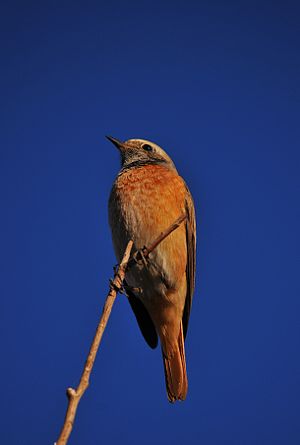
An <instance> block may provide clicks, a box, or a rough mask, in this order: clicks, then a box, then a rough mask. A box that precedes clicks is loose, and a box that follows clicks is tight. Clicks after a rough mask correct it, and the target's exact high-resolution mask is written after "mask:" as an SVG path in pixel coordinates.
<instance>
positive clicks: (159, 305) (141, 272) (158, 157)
mask: <svg viewBox="0 0 300 445" xmlns="http://www.w3.org/2000/svg"><path fill="white" fill-rule="evenodd" d="M106 138H107V139H108V140H109V141H110V142H112V143H113V144H114V145H115V146H116V147H117V148H118V150H119V152H120V157H121V169H120V171H119V173H118V175H117V177H116V179H115V181H114V183H113V186H112V189H111V192H110V197H109V204H108V214H109V225H110V228H111V233H112V241H113V246H114V250H115V254H116V257H117V260H118V261H119V262H120V261H121V259H122V256H123V254H124V251H125V248H126V246H127V243H128V242H129V240H133V252H142V249H143V248H144V247H145V246H149V244H151V242H153V240H155V239H156V238H157V237H158V236H159V235H160V234H161V233H162V232H163V231H164V230H166V229H167V228H168V227H169V226H170V225H171V224H172V223H173V222H174V221H175V220H176V219H177V218H178V217H180V215H182V214H185V215H186V218H185V221H184V223H182V224H181V225H180V226H179V227H178V228H177V229H176V230H175V231H173V232H172V233H171V234H170V235H169V236H167V237H166V238H165V239H164V240H163V241H162V242H161V243H160V244H159V245H158V246H157V247H156V248H155V249H154V250H153V251H152V252H151V253H150V254H149V257H147V259H145V260H144V261H139V262H138V263H137V264H136V265H135V266H134V267H131V268H130V269H129V270H128V271H127V272H126V281H125V282H124V288H125V290H126V294H127V296H128V300H129V303H130V306H131V308H132V310H133V312H134V315H135V317H136V320H137V323H138V325H139V327H140V330H141V332H142V334H143V336H144V339H145V340H146V342H147V343H148V345H149V346H150V347H151V348H153V349H154V348H156V346H157V345H158V339H159V340H160V344H161V351H162V357H163V365H164V373H165V383H166V390H167V396H168V399H169V401H170V402H171V403H173V402H175V401H177V400H185V398H186V395H187V390H188V379H187V371H186V358H185V346H184V342H185V337H186V334H187V329H188V322H189V316H190V311H191V305H192V299H193V293H194V287H195V273H196V219H195V208H194V203H193V198H192V196H191V193H190V191H189V189H188V187H187V185H186V183H185V181H184V180H183V178H182V177H181V176H180V175H179V174H178V172H177V170H176V167H175V165H174V163H173V161H172V159H171V158H170V156H169V155H168V154H167V153H166V152H165V151H164V150H163V149H162V148H161V147H160V146H158V145H157V144H155V143H154V142H151V141H148V140H146V139H129V140H127V141H125V142H122V141H120V140H118V139H116V138H114V137H112V136H106Z"/></svg>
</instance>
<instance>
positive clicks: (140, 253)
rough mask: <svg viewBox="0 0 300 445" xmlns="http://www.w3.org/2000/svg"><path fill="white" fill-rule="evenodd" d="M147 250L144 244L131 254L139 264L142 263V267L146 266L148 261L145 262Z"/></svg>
mask: <svg viewBox="0 0 300 445" xmlns="http://www.w3.org/2000/svg"><path fill="white" fill-rule="evenodd" d="M147 252H148V251H147V248H146V247H145V246H144V247H143V248H142V249H138V250H137V251H136V252H135V253H134V254H133V258H134V260H135V262H136V263H137V264H138V265H139V266H143V265H144V267H148V262H147V258H146V255H147Z"/></svg>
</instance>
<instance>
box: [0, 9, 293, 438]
mask: <svg viewBox="0 0 300 445" xmlns="http://www.w3.org/2000/svg"><path fill="white" fill-rule="evenodd" d="M0 34H1V74H0V75H1V111H0V112H1V116H0V117H1V119H0V160H1V162H0V183H1V184H0V193H1V202H2V217H1V221H0V225H1V227H0V228H1V230H0V237H1V239H0V241H1V257H0V258H1V271H2V279H1V282H0V291H1V310H0V317H1V323H0V329H1V343H2V345H1V348H2V366H1V368H0V369H1V370H0V373H1V381H2V389H1V411H2V413H1V418H2V422H1V424H2V426H1V442H2V443H6V444H9V445H27V444H28V445H29V444H30V445H35V444H42V443H43V444H53V443H54V441H55V439H56V438H57V436H58V432H59V430H60V427H61V424H62V421H63V417H64V413H65V408H66V397H65V388H66V387H67V386H74V385H76V384H77V382H78V379H79V376H80V374H81V370H82V367H83V364H84V360H85V357H86V355H87V351H88V348H89V345H90V342H91V339H92V337H93V334H94V330H95V327H96V325H97V321H98V317H99V314H100V313H101V309H102V305H103V302H104V299H105V295H106V293H107V290H108V278H109V277H110V276H112V266H113V265H114V264H115V262H116V260H115V258H114V254H113V249H112V244H111V240H110V231H109V227H108V222H107V200H108V195H109V191H110V187H111V184H112V182H113V180H114V177H115V175H116V174H117V171H118V168H119V159H118V153H117V151H116V150H115V149H114V147H113V146H112V145H111V144H110V143H109V142H108V141H106V140H105V138H104V135H105V134H111V135H113V136H115V137H117V138H120V139H129V138H134V137H140V138H145V139H150V140H153V141H155V142H156V143H158V144H159V145H161V146H162V147H163V148H164V149H165V150H166V151H167V152H168V153H169V154H170V156H171V157H172V158H173V160H174V162H175V164H176V166H177V168H178V170H179V172H180V173H181V174H182V176H183V177H184V178H185V180H186V182H187V183H188V185H189V187H190V189H191V191H192V194H193V196H194V199H195V204H196V211H197V222H198V251H197V265H198V270H197V286H196V292H195V298H194V304H193V309H192V314H191V320H190V325H189V333H188V337H187V342H186V350H187V366H188V375H189V394H188V398H187V400H186V401H185V402H184V403H178V404H176V405H170V404H169V403H168V402H167V398H166V393H165V387H164V376H163V367H162V361H161V356H160V351H159V350H156V351H152V350H150V349H149V348H148V346H147V345H146V343H145V342H144V340H143V338H142V336H141V335H140V333H139V330H138V327H137V325H136V322H135V319H134V316H133V315H132V313H131V311H130V308H129V304H128V302H127V301H126V299H125V297H124V296H120V297H119V298H118V300H117V302H116V304H115V307H114V309H113V313H112V317H111V319H110V321H109V325H108V328H107V330H106V332H105V335H104V338H103V342H102V344H101V349H100V351H99V355H98V357H97V360H96V364H95V368H94V372H93V375H92V378H91V385H90V387H89V389H88V391H87V392H86V394H85V396H84V398H83V399H82V401H81V404H80V407H79V411H78V417H77V419H76V424H75V427H74V430H73V433H72V436H71V439H70V442H69V443H70V445H77V444H85V445H94V444H96V443H100V442H101V443H102V442H103V443H106V444H117V443H120V442H121V443H122V444H123V445H127V444H128V445H129V444H130V445H137V444H141V443H143V444H145V445H148V444H153V443H156V444H157V445H160V444H164V445H165V444H169V443H170V444H171V443H172V444H173V445H175V444H176V445H177V444H178V445H179V444H183V443H185V444H188V445H194V444H195V445H196V444H205V445H227V444H228V445H253V444H256V445H268V444H272V445H275V444H288V445H296V444H299V442H300V423H299V415H300V408H299V400H300V358H299V348H300V344H299V343H300V321H299V310H300V300H299V290H300V285H299V191H300V190H299V188H300V187H299V157H300V155H299V142H300V138H299V118H300V113H299V104H300V92H299V78H300V61H299V50H300V44H299V5H298V4H297V2H291V1H287V2H284V3H283V2H271V1H261V2H243V1H240V2H237V1H232V2H217V1H211V2H208V1H204V2H176V1H175V2H174V1H173V2H167V1H165V2H146V1H139V2H134V1H133V2H129V3H127V2H118V1H111V2H105V3H104V2H89V1H87V2H80V1H79V2H72V3H71V2H65V1H62V2H48V1H44V2H30V1H29V2H18V1H16V2H14V1H12V2H10V3H9V4H8V2H6V4H2V5H1V11H0Z"/></svg>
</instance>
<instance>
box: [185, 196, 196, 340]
mask: <svg viewBox="0 0 300 445" xmlns="http://www.w3.org/2000/svg"><path fill="white" fill-rule="evenodd" d="M186 189H187V194H186V199H185V211H186V214H187V219H186V247H187V266H186V280H187V292H186V300H185V306H184V310H183V316H182V324H183V335H184V338H185V337H186V334H187V329H188V323H189V318H190V312H191V307H192V299H193V293H194V288H195V276H196V218H195V208H194V202H193V198H192V196H191V194H190V192H189V189H188V188H187V187H186Z"/></svg>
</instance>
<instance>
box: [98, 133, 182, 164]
mask: <svg viewBox="0 0 300 445" xmlns="http://www.w3.org/2000/svg"><path fill="white" fill-rule="evenodd" d="M106 137H107V139H108V140H109V141H111V142H112V143H113V144H114V145H115V146H116V147H117V148H118V150H119V151H120V154H121V165H122V168H131V167H136V166H142V165H148V164H162V165H165V166H166V167H168V168H171V169H175V165H174V163H173V161H172V159H171V158H170V157H169V156H168V155H167V153H166V152H165V151H164V150H163V149H162V148H161V147H159V146H158V145H156V144H154V142H150V141H147V140H145V139H128V141H125V142H122V141H119V140H118V139H115V138H113V137H111V136H106Z"/></svg>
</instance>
